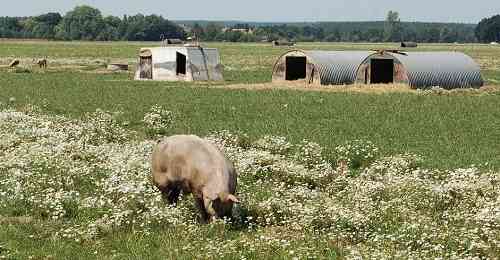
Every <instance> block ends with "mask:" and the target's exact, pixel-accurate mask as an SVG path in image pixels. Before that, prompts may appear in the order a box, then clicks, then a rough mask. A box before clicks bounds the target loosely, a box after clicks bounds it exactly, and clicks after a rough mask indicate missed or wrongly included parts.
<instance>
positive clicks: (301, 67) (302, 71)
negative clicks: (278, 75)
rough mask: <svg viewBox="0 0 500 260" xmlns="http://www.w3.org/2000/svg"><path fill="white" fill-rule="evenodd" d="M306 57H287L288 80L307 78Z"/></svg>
mask: <svg viewBox="0 0 500 260" xmlns="http://www.w3.org/2000/svg"><path fill="white" fill-rule="evenodd" d="M306 63H307V58H306V57H293V56H290V57H286V76H285V78H286V80H298V79H305V78H306Z"/></svg>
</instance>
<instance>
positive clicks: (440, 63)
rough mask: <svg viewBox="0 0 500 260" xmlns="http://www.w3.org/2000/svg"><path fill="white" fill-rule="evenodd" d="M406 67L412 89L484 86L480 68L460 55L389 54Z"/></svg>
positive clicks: (457, 53) (432, 53)
mask: <svg viewBox="0 0 500 260" xmlns="http://www.w3.org/2000/svg"><path fill="white" fill-rule="evenodd" d="M390 55H392V56H393V57H395V58H396V59H398V60H399V61H400V62H401V64H403V66H404V67H405V69H406V71H407V74H408V80H409V84H410V86H412V87H413V88H429V87H433V86H439V87H442V88H445V89H452V88H470V87H476V88H479V87H481V86H483V79H482V77H481V69H480V67H479V65H478V64H477V63H476V62H475V61H474V60H473V59H472V58H471V57H469V56H467V55H465V54H463V53H460V52H407V53H405V54H398V53H390Z"/></svg>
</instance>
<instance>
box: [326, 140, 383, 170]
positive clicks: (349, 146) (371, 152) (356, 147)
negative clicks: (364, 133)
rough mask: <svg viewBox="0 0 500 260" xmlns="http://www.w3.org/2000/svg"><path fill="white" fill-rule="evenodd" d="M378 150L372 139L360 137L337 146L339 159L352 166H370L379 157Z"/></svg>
mask: <svg viewBox="0 0 500 260" xmlns="http://www.w3.org/2000/svg"><path fill="white" fill-rule="evenodd" d="M378 151H379V149H378V147H377V146H375V144H373V143H372V142H371V141H366V140H359V139H356V140H353V141H348V142H347V143H346V144H344V145H340V146H337V147H335V153H336V157H337V158H336V159H337V161H346V162H347V163H348V164H349V166H350V167H352V168H360V167H366V166H368V165H369V164H370V163H371V162H373V160H374V159H375V158H376V157H377V155H378Z"/></svg>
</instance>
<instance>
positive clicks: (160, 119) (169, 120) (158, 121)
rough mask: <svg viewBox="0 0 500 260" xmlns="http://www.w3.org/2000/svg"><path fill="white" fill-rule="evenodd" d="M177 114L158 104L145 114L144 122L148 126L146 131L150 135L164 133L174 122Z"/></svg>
mask: <svg viewBox="0 0 500 260" xmlns="http://www.w3.org/2000/svg"><path fill="white" fill-rule="evenodd" d="M174 121H175V115H174V113H173V112H172V111H169V110H166V109H164V108H163V107H161V106H160V105H158V104H156V105H154V106H153V107H151V109H150V110H149V112H148V113H146V114H145V115H144V118H143V120H142V122H143V123H144V125H145V126H146V130H147V131H146V132H147V134H148V135H149V136H150V137H155V136H158V135H164V134H165V133H166V132H167V130H168V129H169V128H170V127H171V126H172V125H173V124H174Z"/></svg>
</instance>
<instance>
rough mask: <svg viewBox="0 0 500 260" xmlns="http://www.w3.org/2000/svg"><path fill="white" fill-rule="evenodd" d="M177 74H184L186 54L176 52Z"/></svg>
mask: <svg viewBox="0 0 500 260" xmlns="http://www.w3.org/2000/svg"><path fill="white" fill-rule="evenodd" d="M176 61H177V62H176V63H177V64H176V66H177V75H186V55H184V54H182V53H178V52H177V58H176Z"/></svg>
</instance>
